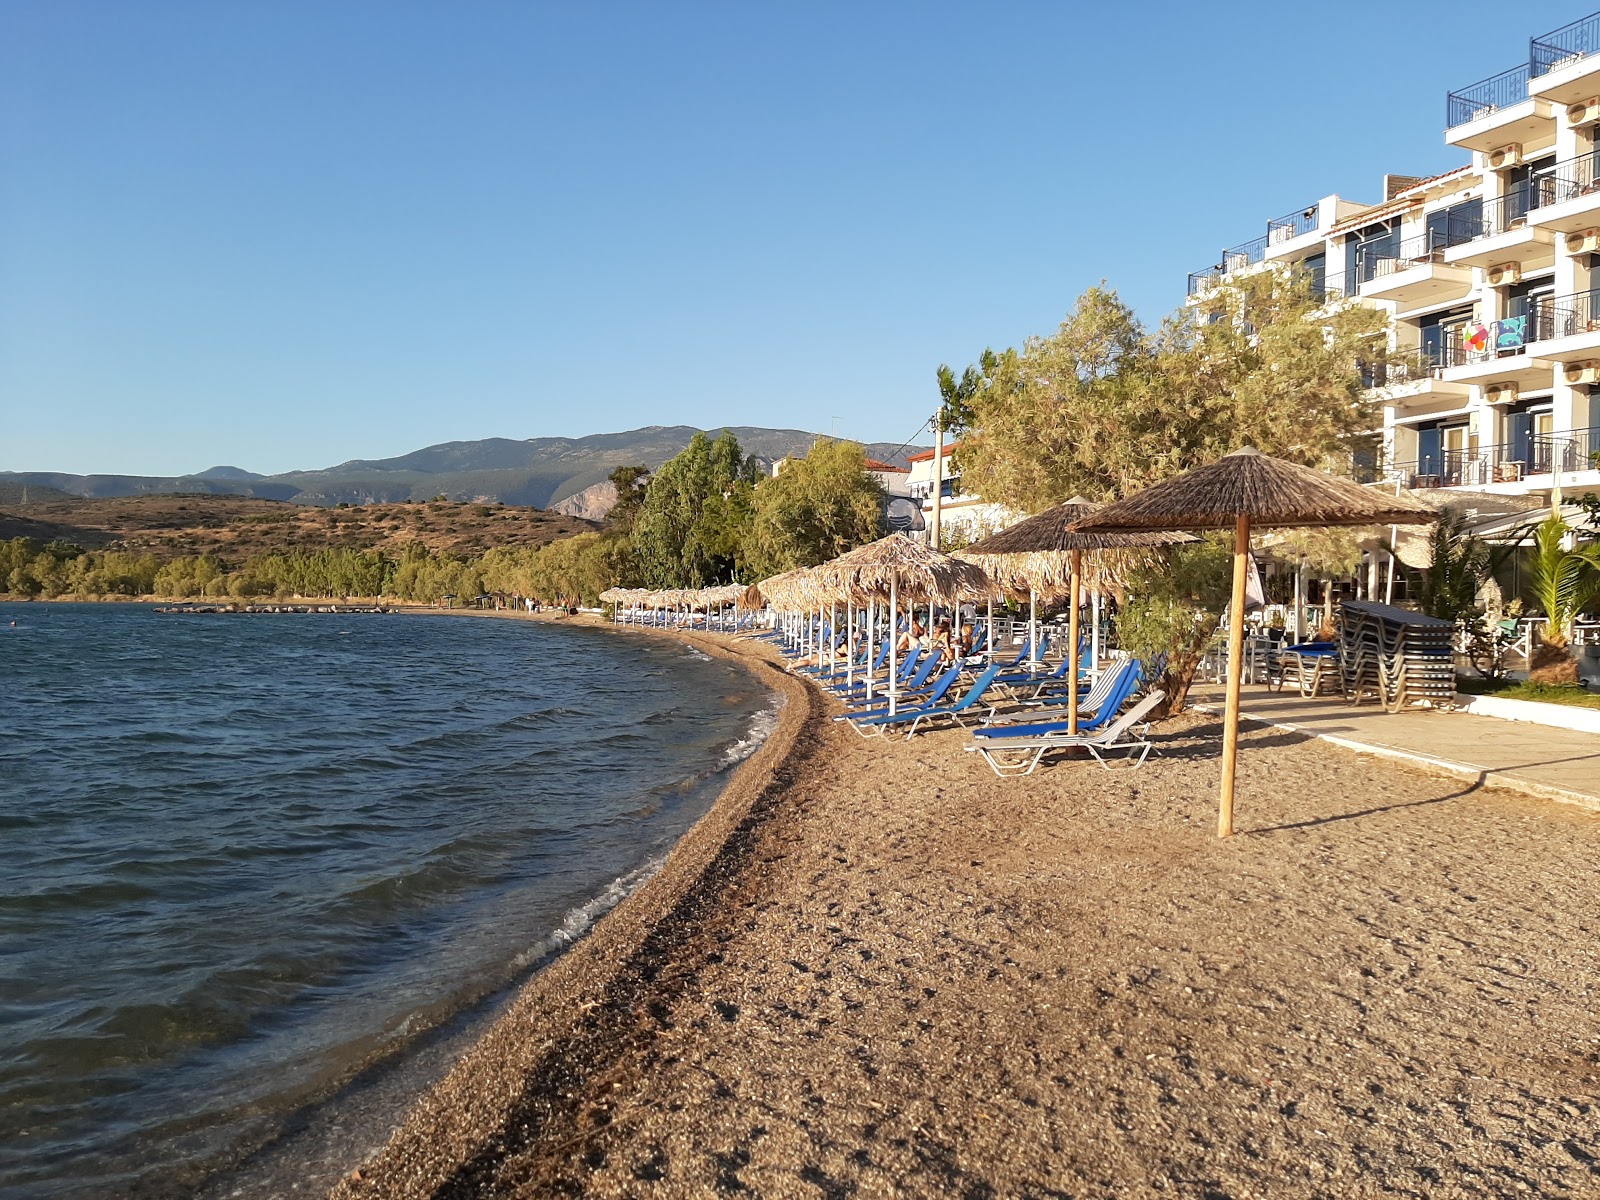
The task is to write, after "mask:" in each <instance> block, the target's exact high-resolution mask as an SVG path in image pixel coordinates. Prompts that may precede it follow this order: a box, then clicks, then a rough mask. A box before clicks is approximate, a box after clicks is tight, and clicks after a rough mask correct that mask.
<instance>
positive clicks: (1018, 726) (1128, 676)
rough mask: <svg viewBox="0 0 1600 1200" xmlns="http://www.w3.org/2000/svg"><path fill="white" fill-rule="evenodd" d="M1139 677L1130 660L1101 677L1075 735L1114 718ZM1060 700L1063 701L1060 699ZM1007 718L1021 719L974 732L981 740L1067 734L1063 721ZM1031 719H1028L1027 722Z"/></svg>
mask: <svg viewBox="0 0 1600 1200" xmlns="http://www.w3.org/2000/svg"><path fill="white" fill-rule="evenodd" d="M1140 679H1141V676H1140V674H1139V664H1138V663H1137V662H1135V661H1134V660H1133V659H1129V660H1128V661H1127V662H1125V663H1123V664H1122V666H1120V667H1119V668H1117V670H1116V671H1108V672H1106V674H1104V675H1102V676H1101V677H1100V683H1099V684H1098V685H1096V688H1095V690H1094V691H1092V692H1090V694H1089V695H1088V696H1086V697H1085V698H1084V701H1083V705H1082V708H1081V710H1080V711H1079V713H1078V732H1079V733H1087V732H1090V731H1093V730H1095V729H1098V728H1100V726H1102V725H1105V724H1106V723H1108V722H1109V721H1112V720H1113V719H1115V717H1116V715H1117V713H1118V712H1119V711H1121V709H1122V706H1123V705H1124V704H1126V703H1127V702H1128V699H1129V697H1131V696H1132V695H1133V693H1134V692H1135V691H1137V690H1138V687H1139V682H1140ZM1061 699H1063V700H1064V699H1065V697H1062V698H1061ZM1006 716H1008V717H1012V718H1016V717H1019V716H1020V717H1023V719H1022V720H1021V721H1020V722H1019V721H1015V720H1013V721H1009V722H1008V721H1005V720H991V721H986V722H985V723H984V727H983V728H982V729H981V730H977V731H976V732H978V733H980V734H982V735H983V736H984V737H996V738H1004V737H1040V736H1043V735H1044V734H1047V733H1066V732H1067V724H1068V723H1067V722H1066V721H1041V720H1039V719H1038V718H1039V717H1040V716H1043V714H1042V713H1038V712H1033V713H1028V714H1025V715H1024V714H1019V713H1007V714H1006ZM1030 718H1031V719H1030Z"/></svg>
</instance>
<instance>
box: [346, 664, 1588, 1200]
mask: <svg viewBox="0 0 1600 1200" xmlns="http://www.w3.org/2000/svg"><path fill="white" fill-rule="evenodd" d="M629 636H652V635H650V634H637V633H635V634H629ZM670 636H674V637H678V638H681V639H683V640H693V641H695V642H696V643H697V644H703V645H706V646H707V647H708V648H709V647H710V646H712V645H715V644H718V643H721V644H724V645H726V641H725V639H721V638H715V637H712V638H704V639H702V638H691V637H690V636H689V635H685V634H682V633H673V634H671V635H670ZM736 646H737V647H738V649H737V651H736V652H739V653H742V654H744V655H746V656H759V655H760V654H761V653H762V652H761V651H760V650H758V649H756V648H755V647H754V646H753V645H751V644H748V643H739V644H736ZM753 665H754V669H756V670H758V671H760V672H762V673H764V674H766V675H768V676H769V677H771V678H773V679H774V681H775V684H776V686H778V687H780V688H782V689H783V690H784V692H785V694H786V695H787V696H788V698H789V701H788V704H787V705H786V707H785V709H784V714H783V719H782V721H781V722H780V726H779V728H778V730H777V731H776V732H775V733H774V734H773V736H772V737H771V738H770V739H769V741H768V742H767V743H766V745H765V746H764V747H763V748H762V750H761V751H759V752H758V753H757V754H756V755H755V756H753V757H752V758H751V759H750V760H749V761H748V762H747V763H746V764H745V765H744V767H743V768H742V769H741V770H740V771H739V772H737V773H736V775H735V777H734V779H733V781H732V782H731V784H730V786H729V788H728V790H727V792H725V793H724V795H723V797H722V798H721V800H720V801H719V802H718V803H717V805H716V806H715V807H714V808H713V810H712V811H711V812H710V813H709V814H708V815H707V816H706V817H705V818H704V819H703V820H702V821H701V822H700V824H699V825H697V826H696V827H695V829H694V830H692V831H691V832H690V834H689V835H687V836H686V838H685V839H684V840H683V842H682V843H680V845H679V846H678V847H677V849H676V850H675V851H674V852H673V854H672V856H671V857H670V858H669V860H668V863H667V865H666V867H665V868H663V870H662V871H661V872H660V873H659V874H658V875H657V876H656V877H655V879H653V880H652V881H651V882H650V884H648V885H647V886H646V887H645V888H643V889H641V891H640V892H639V893H638V894H636V895H635V896H633V897H632V898H630V899H629V900H628V901H626V902H624V904H623V905H621V906H619V908H618V909H617V910H616V911H615V912H613V913H612V914H611V915H610V916H608V917H607V918H606V919H605V920H603V921H602V922H601V923H600V924H599V925H598V926H597V927H596V930H595V931H594V933H593V935H591V937H589V938H588V939H587V940H585V941H584V942H582V943H581V944H580V945H578V946H577V947H575V948H574V949H573V950H572V951H570V952H569V953H568V954H567V955H565V956H564V957H563V958H562V959H561V960H559V961H558V962H557V963H556V964H554V965H553V966H552V967H551V968H550V969H549V970H548V971H546V972H544V973H543V974H541V975H540V976H539V977H537V978H536V979H535V980H534V981H533V982H532V983H530V985H529V986H528V988H527V990H526V991H525V992H524V993H523V994H522V995H521V996H520V997H519V998H518V1000H517V1001H516V1003H515V1004H514V1005H513V1007H512V1009H511V1011H510V1012H509V1013H508V1015H507V1016H506V1017H505V1018H504V1019H503V1020H502V1021H501V1022H500V1023H499V1024H498V1025H497V1026H496V1027H495V1028H494V1029H493V1030H492V1031H491V1032H490V1033H489V1034H488V1035H487V1036H486V1037H485V1038H484V1040H483V1041H482V1042H481V1043H480V1044H479V1045H478V1046H477V1047H476V1048H475V1049H474V1050H473V1051H472V1052H471V1053H470V1054H469V1055H468V1056H467V1057H466V1058H464V1059H463V1060H462V1062H461V1063H460V1064H458V1066H457V1067H456V1068H455V1070H453V1071H452V1073H451V1074H450V1075H449V1077H448V1078H447V1079H446V1080H445V1081H444V1082H443V1083H442V1084H440V1085H439V1087H437V1088H436V1089H434V1090H433V1091H432V1092H431V1093H429V1094H428V1095H427V1096H425V1097H423V1098H421V1100H420V1101H419V1103H418V1105H417V1108H416V1110H415V1111H414V1112H413V1113H412V1114H411V1116H410V1118H409V1119H408V1121H407V1122H406V1124H405V1125H404V1126H403V1127H402V1128H401V1129H400V1130H399V1131H398V1133H397V1134H396V1136H395V1137H394V1139H393V1140H392V1141H391V1142H390V1144H389V1145H388V1146H387V1147H386V1148H385V1149H384V1150H383V1151H382V1152H380V1154H378V1155H377V1156H376V1157H375V1158H374V1159H373V1160H372V1161H371V1162H369V1163H367V1164H365V1165H363V1166H362V1167H361V1169H360V1172H359V1174H358V1175H356V1174H353V1175H352V1176H351V1177H349V1178H347V1180H346V1181H345V1182H344V1183H342V1184H341V1185H340V1187H339V1188H338V1189H336V1191H335V1193H334V1194H335V1195H337V1196H341V1197H374V1196H383V1197H423V1196H436V1197H466V1196H490V1195H493V1196H527V1197H533V1196H548V1195H586V1196H655V1195H659V1196H705V1195H724V1194H728V1195H731V1194H739V1193H746V1194H752V1195H759V1196H807V1197H810V1196H824V1197H830V1196H848V1195H861V1196H880V1195H884V1196H889V1195H900V1196H929V1195H957V1196H1041V1197H1043V1196H1080V1197H1084V1196H1146V1195H1169V1196H1183V1197H1196V1198H1204V1200H1222V1198H1224V1197H1234V1198H1242V1197H1247V1196H1272V1197H1281V1196H1327V1197H1346V1196H1369V1195H1370V1196H1377V1195H1383V1196H1416V1197H1439V1196H1481V1195H1506V1196H1512V1195H1540V1196H1584V1195H1595V1194H1600V1011H1597V1010H1600V943H1597V934H1600V910H1597V905H1596V901H1597V899H1600V815H1597V814H1595V813H1592V812H1587V811H1585V810H1582V809H1577V808H1572V807H1570V806H1566V805H1557V804H1550V803H1547V802H1541V801H1537V800H1531V799H1528V798H1525V797H1522V796H1519V795H1515V794H1511V793H1503V792H1498V791H1493V790H1486V789H1481V788H1469V787H1467V786H1466V785H1463V784H1462V783H1460V782H1458V781H1455V780H1450V779H1444V778H1439V777H1435V776H1430V775H1427V774H1424V773H1422V772H1420V771H1416V770H1412V769H1409V768H1407V767H1403V766H1399V765H1396V764H1394V763H1393V762H1390V761H1388V760H1379V759H1373V758H1370V757H1364V756H1359V755H1357V754H1354V753H1352V752H1350V751H1346V750H1343V749H1340V748H1338V747H1334V746H1330V745H1328V744H1326V743H1322V742H1317V741H1312V740H1308V739H1305V738H1303V737H1301V736H1300V735H1296V734H1292V733H1287V732H1285V731H1281V730H1272V729H1254V730H1251V731H1249V732H1247V733H1246V735H1245V737H1244V738H1243V741H1242V746H1241V751H1242V752H1241V759H1240V779H1239V786H1240V806H1239V811H1238V825H1239V828H1240V829H1241V831H1242V832H1241V834H1240V836H1237V837H1235V838H1233V839H1231V840H1229V841H1227V842H1219V841H1217V840H1216V839H1215V837H1214V836H1213V833H1212V830H1213V825H1214V821H1215V809H1214V805H1215V791H1216V782H1217V775H1218V763H1217V752H1218V744H1219V741H1220V730H1219V727H1218V725H1217V723H1216V720H1215V718H1212V717H1206V716H1200V715H1190V716H1185V717H1181V718H1178V719H1176V720H1174V721H1171V722H1168V723H1166V724H1165V725H1163V726H1161V727H1159V729H1158V735H1159V756H1157V757H1152V758H1151V760H1150V761H1149V763H1147V765H1146V766H1145V767H1144V768H1143V769H1142V770H1140V771H1137V772H1128V773H1122V774H1111V773H1106V772H1103V771H1101V770H1099V769H1098V768H1096V767H1094V766H1092V765H1090V764H1087V763H1070V764H1060V765H1057V766H1054V767H1052V768H1049V769H1047V770H1043V771H1041V772H1040V773H1039V774H1037V775H1035V776H1033V777H1029V778H1025V779H1016V780H1009V779H1008V780H998V779H996V778H995V777H994V776H993V775H992V774H991V773H990V772H989V770H988V768H987V767H985V766H984V765H983V763H982V762H981V761H980V760H978V759H977V757H976V756H975V755H971V754H966V753H963V752H962V749H961V748H962V746H964V745H965V744H966V741H967V736H966V735H965V734H964V733H962V732H960V731H952V732H941V733H932V734H928V735H924V736H920V737H918V738H917V739H915V740H914V741H911V742H905V741H900V740H896V741H880V740H872V741H865V740H862V739H860V738H858V737H857V736H856V735H854V734H853V733H850V732H848V731H847V730H844V729H843V728H842V727H840V726H836V725H834V724H832V722H831V721H829V720H828V719H827V715H828V713H829V712H830V711H832V704H831V702H830V701H828V700H826V699H824V698H823V697H821V696H820V695H819V694H818V693H816V692H815V691H814V690H813V689H811V688H810V687H808V686H807V685H804V684H802V683H800V682H798V681H795V680H792V679H788V678H786V677H781V675H780V673H779V672H777V671H776V670H775V669H774V668H772V667H771V666H769V665H767V664H765V663H762V662H759V661H758V662H755V663H754V664H753Z"/></svg>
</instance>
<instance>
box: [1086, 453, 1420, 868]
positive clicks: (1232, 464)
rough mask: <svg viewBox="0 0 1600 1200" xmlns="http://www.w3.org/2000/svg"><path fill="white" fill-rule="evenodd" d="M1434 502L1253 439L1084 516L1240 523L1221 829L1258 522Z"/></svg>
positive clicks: (1089, 528) (1358, 519)
mask: <svg viewBox="0 0 1600 1200" xmlns="http://www.w3.org/2000/svg"><path fill="white" fill-rule="evenodd" d="M1437 519H1438V514H1437V513H1435V512H1434V511H1433V510H1432V509H1430V508H1428V507H1427V506H1426V505H1423V504H1419V503H1417V502H1416V501H1415V500H1408V499H1405V498H1402V497H1399V496H1389V495H1385V494H1384V493H1383V492H1379V491H1375V490H1373V489H1371V488H1365V487H1362V486H1361V485H1360V484H1357V483H1352V482H1350V481H1349V480H1347V479H1338V478H1336V477H1334V476H1332V475H1329V474H1326V473H1325V472H1322V471H1314V470H1312V469H1311V468H1310V467H1302V466H1298V465H1296V464H1295V463H1291V462H1284V461H1283V460H1282V459H1279V458H1269V457H1267V456H1266V455H1265V454H1262V453H1261V452H1260V451H1258V450H1255V449H1253V448H1251V447H1249V446H1246V447H1244V448H1243V449H1242V450H1235V451H1234V452H1233V453H1232V454H1229V455H1226V456H1224V457H1223V458H1221V459H1218V460H1217V461H1216V462H1214V463H1208V464H1207V465H1205V466H1203V467H1196V468H1195V469H1194V470H1192V471H1185V472H1184V473H1183V474H1182V475H1176V476H1174V477H1173V478H1171V479H1168V480H1166V481H1164V482H1162V483H1158V484H1156V485H1155V486H1154V487H1149V488H1146V489H1145V490H1144V491H1142V492H1138V493H1136V494H1134V495H1132V496H1129V497H1128V498H1127V499H1126V500H1119V501H1117V502H1116V503H1115V504H1108V505H1107V506H1106V507H1105V508H1102V509H1101V510H1100V511H1099V512H1096V513H1092V514H1091V515H1089V516H1088V517H1085V518H1083V519H1082V520H1080V521H1078V522H1076V523H1075V524H1074V525H1073V529H1074V531H1075V532H1078V533H1128V532H1140V531H1145V530H1151V529H1162V530H1165V529H1195V530H1198V529H1226V528H1228V527H1229V526H1230V525H1231V526H1233V597H1232V605H1231V607H1230V609H1229V612H1228V664H1229V670H1228V703H1227V708H1226V715H1225V716H1224V718H1223V723H1222V797H1221V803H1220V805H1219V807H1218V812H1217V836H1218V837H1229V836H1230V835H1232V833H1233V781H1234V770H1235V766H1236V762H1237V758H1238V751H1239V685H1240V683H1241V681H1242V678H1243V674H1244V661H1243V660H1244V585H1245V577H1246V575H1247V574H1248V573H1249V556H1250V527H1251V526H1252V525H1255V526H1256V527H1258V528H1273V527H1297V526H1317V525H1425V524H1427V523H1428V522H1430V521H1434V520H1437Z"/></svg>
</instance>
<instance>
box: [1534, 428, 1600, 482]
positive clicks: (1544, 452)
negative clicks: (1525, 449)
mask: <svg viewBox="0 0 1600 1200" xmlns="http://www.w3.org/2000/svg"><path fill="white" fill-rule="evenodd" d="M1530 442H1531V449H1532V457H1533V462H1534V464H1535V465H1534V467H1533V468H1532V469H1531V470H1530V472H1529V473H1530V474H1538V475H1542V474H1547V473H1548V472H1551V471H1595V470H1600V425H1591V426H1590V427H1589V428H1588V429H1573V430H1570V431H1569V432H1567V433H1542V434H1535V435H1534V436H1533V437H1532V438H1531V439H1530Z"/></svg>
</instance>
